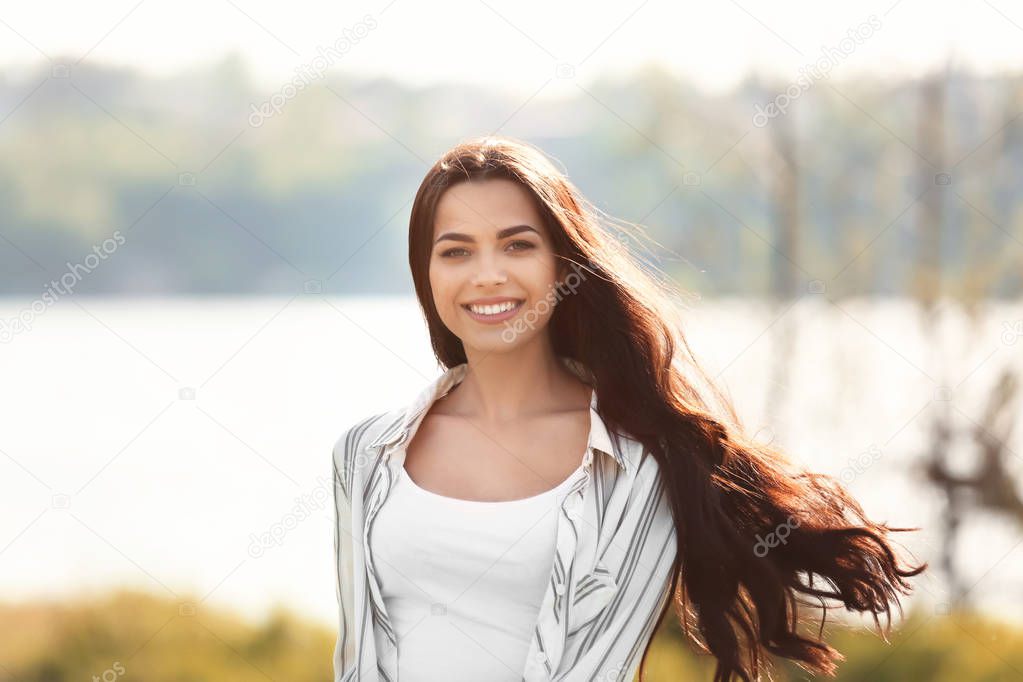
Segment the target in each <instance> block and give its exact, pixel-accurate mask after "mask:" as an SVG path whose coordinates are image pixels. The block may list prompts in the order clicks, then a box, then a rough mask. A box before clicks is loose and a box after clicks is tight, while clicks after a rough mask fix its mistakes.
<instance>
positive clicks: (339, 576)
mask: <svg viewBox="0 0 1023 682" xmlns="http://www.w3.org/2000/svg"><path fill="white" fill-rule="evenodd" d="M349 434H350V430H346V431H345V433H344V434H343V435H342V436H341V438H340V439H339V440H338V441H337V443H336V444H335V445H334V452H333V467H332V468H333V477H334V567H335V571H334V572H335V577H336V581H335V583H336V590H335V591H336V594H337V605H338V634H337V642H336V643H335V645H334V682H342V681H343V680H348V679H352V676H353V675H354V674H355V672H356V660H355V630H354V628H355V618H354V615H355V613H354V612H355V582H354V571H353V569H354V566H353V558H354V555H353V554H352V501H351V496H350V493H349V489H348V486H349V485H350V483H349V481H350V480H351V479H350V478H349V476H347V471H346V467H345V463H346V461H347V457H346V453H347V448H349V447H351V445H350V444H349V442H348V441H349V439H348V436H349Z"/></svg>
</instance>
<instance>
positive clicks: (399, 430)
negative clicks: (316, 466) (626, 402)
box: [369, 355, 628, 471]
mask: <svg viewBox="0 0 1023 682" xmlns="http://www.w3.org/2000/svg"><path fill="white" fill-rule="evenodd" d="M558 358H559V359H560V360H561V361H562V363H563V364H564V365H565V366H566V367H567V368H568V369H569V370H570V371H571V372H572V373H573V374H575V375H576V376H578V377H579V378H580V379H582V380H583V381H585V382H586V383H588V384H590V385H591V386H592V374H591V373H590V371H589V370H588V369H587V367H586V366H585V365H584V364H583V363H581V362H579V361H578V360H576V359H574V358H570V357H568V356H563V355H559V356H558ZM468 369H469V365H468V364H467V363H464V362H463V363H462V364H460V365H455V366H454V367H451V368H449V369H448V370H446V371H445V372H444V373H443V374H441V375H440V376H439V377H437V378H436V379H434V380H433V381H431V382H430V383H429V384H428V385H427V386H426V387H425V388H424V389H423V390H422V391H420V392H419V394H418V395H417V396H416V397H415V399H413V401H412V402H411V403H410V404H409V405H408V406H406V407H404V408H402V409H401V410H399V417H400V418H399V419H398V420H397V421H396V422H395V423H394V424H393V425H392V426H390V427H389V428H386V429H384V432H383V433H381V434H380V435H379V436H377V438H376V439H375V440H374V441H373V442H372V443H370V445H369V446H370V447H383V448H385V450H384V452H385V456H389V455H390V453H391V451H392V449H391V448H390V447H389V446H391V445H393V444H395V443H404V442H406V441H407V440H408V438H409V437H411V435H412V434H414V433H415V431H416V429H417V428H418V427H419V422H420V421H421V417H423V416H424V415H425V414H426V412H427V411H428V410H429V408H430V406H431V405H432V404H433V403H434V402H436V401H437V400H438V399H440V398H441V397H443V396H444V395H445V394H446V393H447V392H448V391H450V390H451V389H452V388H453V387H454V386H456V385H457V384H458V383H460V382H461V381H462V379H464V378H465V375H466V372H467V371H468ZM586 447H587V448H588V449H592V450H598V451H600V452H603V453H604V454H606V455H607V456H609V457H611V458H612V459H614V461H615V462H617V463H618V465H619V466H621V467H622V469H624V470H626V471H628V466H627V462H626V460H625V458H624V457H623V455H622V453H621V452H620V449H619V448H616V447H615V446H614V445H613V444H612V442H611V434H610V433H609V432H608V430H607V426H606V425H605V424H604V420H603V419H601V418H600V414H599V413H598V412H597V391H596V390H594V389H592V388H591V390H590V433H589V437H588V439H587V441H586Z"/></svg>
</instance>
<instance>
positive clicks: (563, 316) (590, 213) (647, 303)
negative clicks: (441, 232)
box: [408, 136, 927, 682]
mask: <svg viewBox="0 0 1023 682" xmlns="http://www.w3.org/2000/svg"><path fill="white" fill-rule="evenodd" d="M486 178H504V179H509V180H513V181H515V182H518V183H520V184H521V185H522V186H523V187H525V188H526V189H527V190H528V191H529V193H530V195H531V196H532V197H533V198H534V199H535V201H536V205H537V207H538V208H539V210H540V214H541V216H543V219H544V221H545V224H546V227H547V230H548V233H549V234H550V236H551V239H552V240H553V243H554V246H555V253H556V254H557V257H558V258H559V259H561V261H562V262H563V264H572V265H571V267H573V269H575V271H576V272H577V273H578V274H577V276H578V277H579V280H580V281H578V282H577V284H576V286H575V287H574V291H573V294H572V295H570V296H566V297H565V298H564V299H562V300H559V301H558V304H557V306H556V307H555V310H554V313H553V315H552V317H551V320H550V327H551V328H550V334H551V341H552V344H553V347H554V350H555V352H556V353H557V354H558V355H564V356H568V357H571V358H574V359H577V360H579V361H581V362H582V363H584V364H585V365H586V366H587V367H588V368H589V370H590V371H591V372H592V374H593V379H594V382H593V384H594V386H593V387H594V390H596V392H597V396H598V403H599V406H600V412H601V417H602V418H603V419H604V420H605V421H606V423H607V425H608V427H609V428H610V429H612V430H618V431H619V432H622V433H625V434H627V435H629V436H631V437H632V438H635V439H637V440H639V441H641V442H642V443H643V445H644V456H647V455H649V456H653V457H655V458H656V460H657V463H658V465H659V470H660V473H661V476H662V477H663V478H664V482H665V485H666V489H667V490H668V492H669V495H670V500H671V509H672V514H673V517H674V523H675V527H676V536H677V542H678V545H677V549H678V551H677V553H676V558H675V562H674V564H673V566H672V585H673V588H672V599H670V600H669V601H668V602H667V603H666V604H665V606H664V608H663V609H662V610H661V612H660V614H659V616H658V621H657V622H658V625H659V624H660V623H661V621H662V620H663V618H664V614H665V613H666V611H667V607H668V604H674V606H675V612H676V615H677V616H678V617H679V619H680V623H681V628H682V631H683V633H684V634H685V635H686V636H687V637H689V638H690V639H692V640H693V641H694V642H695V643H696V644H697V646H698V647H699V648H700V649H701V650H703V651H708V652H710V653H711V654H713V656H714V657H715V658H716V659H717V666H716V672H715V674H714V681H715V682H730V681H731V680H732V679H733V676H736V675H737V676H738V677H739V678H740V679H741V680H744V681H745V682H751V680H757V679H759V674H760V670H761V666H762V665H763V664H762V663H761V658H762V657H763V654H762V651H763V650H766V651H768V652H770V653H772V654H775V655H777V656H780V657H784V658H790V659H793V660H795V661H797V662H798V664H799V665H800V666H801V667H803V668H804V669H806V670H809V671H811V672H814V673H825V674H828V675H834V671H835V669H836V665H835V663H834V661H835V660H843V658H844V657H843V656H842V655H841V654H840V653H838V652H837V651H836V650H835V649H833V648H832V647H830V646H828V645H827V644H826V643H825V642H824V641H823V640H822V639H820V633H822V632H823V627H824V620H825V619H826V616H827V607H826V605H825V603H824V599H825V598H829V599H836V600H838V601H839V602H841V604H842V605H844V606H845V608H846V609H847V610H855V611H860V612H870V613H871V614H872V615H873V617H874V621H875V623H877V624H878V625H880V623H879V619H878V615H879V614H881V613H884V614H886V615H887V616H888V627H890V625H891V611H890V606H889V602H893V601H894V603H895V604H896V605H897V606H898V607H899V612H900V614H901V612H902V607H901V604H900V603H899V593H903V594H909V593H910V591H911V588H910V586H909V584H908V583H907V581H906V580H905V578H908V577H911V576H915V575H917V574H919V573H920V572H922V571H923V570H924V569H925V568H927V564H926V563H925V564H923V565H921V566H919V567H917V568H915V569H914V568H912V567H909V568H906V567H900V566H899V564H898V560H897V558H896V555H895V553H894V552H893V550H892V546H891V543H890V541H889V540H888V538H887V535H888V533H889V532H890V531H906V530H919V529H916V528H890V527H888V526H887V525H885V524H877V523H874V522H872V521H870V520H869V519H867V518H866V517H865V515H864V512H863V509H862V508H861V507H860V505H859V504H858V503H857V502H856V500H854V499H853V498H852V497H851V496H850V495H849V493H848V492H847V491H846V490H845V489H844V488H843V486H842V485H841V484H840V483H839V482H838V481H837V480H836V479H834V478H833V477H830V476H826V475H822V474H815V473H810V472H806V471H798V470H795V469H794V468H793V467H792V465H791V462H790V461H789V460H788V459H787V458H786V457H785V456H784V454H783V453H782V452H780V451H779V450H777V449H776V448H773V447H771V446H770V444H765V443H762V442H758V441H756V440H755V439H754V438H752V437H750V436H747V434H746V433H744V431H743V428H742V425H741V423H740V420H739V418H738V416H737V415H736V412H735V410H734V408H733V406H732V405H731V403H730V401H729V400H728V399H727V398H726V397H725V396H724V395H723V393H722V391H721V390H720V389H719V388H718V387H717V386H716V385H715V384H714V382H713V381H712V380H711V379H710V378H709V376H708V375H707V373H706V372H705V371H704V370H703V368H701V367H700V365H699V363H698V362H697V361H696V359H695V357H694V356H693V353H692V351H691V350H690V348H689V345H688V343H687V342H686V340H685V336H684V335H683V333H682V324H681V322H680V319H679V317H678V310H677V308H676V305H675V297H677V296H681V295H683V294H682V292H680V291H678V290H677V289H676V288H675V287H674V285H673V284H672V283H671V281H670V280H668V279H667V278H666V277H663V276H661V274H660V272H659V270H657V268H656V267H651V268H649V269H647V270H645V269H644V268H643V267H641V266H640V265H639V263H638V261H637V260H635V259H634V258H633V257H632V256H631V255H630V254H629V253H628V251H627V249H625V248H624V247H623V245H622V244H621V242H620V240H619V239H618V238H616V236H615V235H613V234H612V232H611V230H609V229H607V227H605V225H604V224H602V223H601V218H602V217H606V216H604V215H603V213H602V212H600V211H599V210H598V209H596V208H595V207H593V206H592V204H589V203H588V202H586V201H585V200H584V199H583V198H582V196H581V194H580V193H579V192H578V190H577V189H576V188H575V187H574V186H573V185H572V184H571V183H570V182H569V181H568V179H567V178H566V177H565V175H564V173H562V172H560V171H559V170H558V169H557V168H556V167H555V166H554V165H553V163H552V162H551V161H550V160H549V159H548V158H547V157H546V156H545V155H544V154H543V153H542V152H540V150H538V149H537V148H535V147H533V146H532V145H529V144H527V143H524V142H522V141H519V140H515V139H511V138H507V137H495V136H490V137H483V138H478V139H474V140H470V141H466V142H463V143H461V144H458V145H457V146H455V147H453V148H452V149H450V150H449V151H448V152H447V153H445V154H444V155H443V156H442V157H441V158H440V159H439V160H438V161H437V162H436V163H435V164H434V165H433V167H432V168H430V170H429V171H428V172H427V174H426V177H425V179H424V180H423V182H422V184H421V186H420V187H419V191H418V192H417V194H416V197H415V203H414V204H413V206H412V215H411V220H410V225H409V252H408V253H409V265H410V267H411V270H412V277H413V281H414V283H415V289H416V295H417V297H418V299H419V304H420V306H421V307H422V309H423V314H424V316H425V319H426V323H427V326H428V329H429V333H430V339H431V342H432V345H433V349H434V353H435V354H436V356H437V358H438V360H439V361H440V362H441V364H442V365H443V366H445V367H452V366H454V365H457V364H461V363H463V362H466V355H465V349H464V347H463V346H462V342H461V341H460V340H459V339H458V337H456V336H455V335H454V334H452V333H451V331H449V330H448V329H447V327H445V326H444V324H443V323H442V322H441V319H440V316H439V315H438V313H437V309H436V307H435V306H434V302H433V293H432V291H431V288H430V281H429V264H430V253H431V244H432V235H433V229H434V225H433V222H434V215H435V211H436V207H437V202H438V200H439V199H440V197H441V195H442V194H443V193H444V191H445V190H447V189H448V188H449V187H451V186H452V185H455V184H457V183H459V182H464V181H467V180H479V179H486ZM614 222H615V221H613V220H610V219H609V220H608V221H606V224H607V225H612V224H614ZM617 222H620V221H617ZM638 408H641V409H638ZM782 526H784V527H785V528H786V529H787V533H788V534H787V537H786V538H785V541H784V542H783V543H775V545H773V546H772V549H771V551H769V552H763V553H762V554H761V553H758V552H756V551H755V550H753V549H752V548H754V547H756V546H757V543H758V542H761V541H762V540H763V537H764V536H766V535H768V534H770V533H772V532H773V531H780V529H781V527H782ZM780 536H781V534H780V532H779V535H778V537H780ZM803 574H805V576H806V578H807V579H808V580H807V582H804V578H803ZM815 575H816V576H817V577H819V578H821V579H823V582H824V583H825V584H826V585H827V586H829V587H830V588H831V589H821V588H820V587H814V576H815ZM680 576H681V579H680ZM800 594H802V595H810V596H812V597H814V598H816V599H817V601H818V605H819V606H821V607H823V608H824V618H823V619H822V621H821V630H820V632H819V633H818V635H817V637H813V636H807V635H804V634H800V633H799V631H798V628H799V625H800V618H799V615H798V607H799V605H801V604H802V605H810V606H812V605H813V603H812V602H806V601H803V600H802V599H799V598H798V595H800ZM690 619H695V625H696V630H697V631H698V635H697V633H696V632H694V631H693V629H692V626H691V624H690ZM652 639H653V638H652V637H651V641H652ZM646 646H647V648H646V649H644V651H643V658H642V659H641V663H640V678H641V679H642V675H643V665H644V664H645V661H646V654H647V650H648V649H649V646H650V641H648V642H647V645H646Z"/></svg>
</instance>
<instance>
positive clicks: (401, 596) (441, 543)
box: [370, 464, 582, 682]
mask: <svg viewBox="0 0 1023 682" xmlns="http://www.w3.org/2000/svg"><path fill="white" fill-rule="evenodd" d="M580 469H582V464H580V465H579V467H578V468H576V470H575V471H573V472H572V473H571V474H570V475H569V476H568V478H566V479H565V480H564V481H562V482H561V483H560V484H558V485H557V486H556V487H555V488H552V489H550V490H547V491H545V492H542V493H540V494H538V495H534V496H533V497H526V498H522V499H518V500H509V501H503V502H479V501H474V500H462V499H457V498H452V497H446V496H444V495H438V494H437V493H433V492H430V491H429V490H426V489H424V488H421V487H419V486H418V485H416V483H415V481H413V480H412V479H411V477H409V475H408V473H407V472H406V471H405V468H404V467H400V468H399V470H398V478H397V480H396V481H395V483H394V487H393V489H392V490H391V493H390V494H389V495H388V497H387V500H386V502H385V503H384V505H383V506H382V507H380V509H379V511H378V513H377V516H376V517H375V518H374V520H373V527H372V532H371V533H370V545H371V547H372V552H373V557H374V562H373V563H374V566H375V568H376V570H377V576H378V580H379V584H380V588H381V596H382V597H383V599H384V605H385V608H386V609H387V614H388V617H389V618H390V620H391V623H392V625H393V626H394V631H395V635H396V636H397V638H398V679H399V680H400V682H435V681H436V680H445V681H449V682H460V681H462V680H464V681H466V682H480V681H481V680H487V681H488V682H491V681H493V682H500V681H502V680H509V681H510V682H520V681H521V679H522V673H523V671H524V669H525V665H526V655H527V654H528V652H529V645H530V642H531V638H532V635H533V628H534V627H535V625H536V620H537V616H538V615H539V611H540V605H541V604H540V602H541V600H542V598H543V595H544V593H545V591H546V587H547V581H548V580H550V577H551V572H552V570H553V563H554V550H555V543H556V540H557V538H556V534H557V520H558V508H559V506H560V504H561V502H562V500H563V499H564V497H565V494H566V493H567V492H568V488H569V487H570V485H571V483H572V482H573V481H574V480H575V479H576V477H577V475H578V474H579V470H580Z"/></svg>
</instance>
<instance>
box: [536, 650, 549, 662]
mask: <svg viewBox="0 0 1023 682" xmlns="http://www.w3.org/2000/svg"><path fill="white" fill-rule="evenodd" d="M536 660H538V661H540V662H541V663H543V662H544V661H546V660H547V654H545V653H544V652H542V651H537V652H536Z"/></svg>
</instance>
